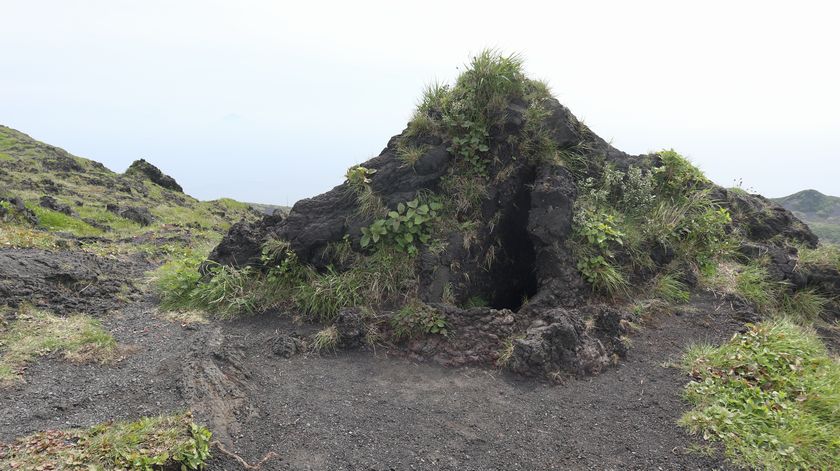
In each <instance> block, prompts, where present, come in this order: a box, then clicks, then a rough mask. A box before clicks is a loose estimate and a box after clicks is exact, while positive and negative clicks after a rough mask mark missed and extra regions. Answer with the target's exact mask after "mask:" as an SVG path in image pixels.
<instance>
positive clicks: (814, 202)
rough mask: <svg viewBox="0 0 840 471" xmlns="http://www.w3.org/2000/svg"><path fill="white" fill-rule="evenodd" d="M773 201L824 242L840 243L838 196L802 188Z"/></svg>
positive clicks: (839, 200)
mask: <svg viewBox="0 0 840 471" xmlns="http://www.w3.org/2000/svg"><path fill="white" fill-rule="evenodd" d="M773 201H775V202H777V203H779V204H780V205H782V206H784V207H785V208H786V209H788V210H790V211H792V212H793V213H794V214H795V215H796V216H797V217H798V218H799V219H802V220H803V221H805V222H806V223H808V225H809V226H810V227H811V230H813V231H814V233H815V234H817V235H818V236H819V237H820V239H821V240H822V241H824V242H831V243H835V244H840V198H838V197H837V196H828V195H824V194H822V193H820V192H819V191H816V190H803V191H800V192H798V193H794V194H792V195H790V196H785V197H783V198H774V199H773Z"/></svg>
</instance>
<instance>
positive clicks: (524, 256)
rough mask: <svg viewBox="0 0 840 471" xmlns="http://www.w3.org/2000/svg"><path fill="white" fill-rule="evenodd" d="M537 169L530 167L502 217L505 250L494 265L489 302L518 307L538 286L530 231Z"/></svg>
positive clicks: (501, 240) (500, 224)
mask: <svg viewBox="0 0 840 471" xmlns="http://www.w3.org/2000/svg"><path fill="white" fill-rule="evenodd" d="M534 177H535V172H534V170H533V169H528V170H527V171H526V172H525V175H524V180H525V181H524V182H523V184H520V185H518V188H517V193H516V195H515V196H514V198H513V201H512V203H511V204H510V206H509V207H508V208H505V211H504V212H503V214H502V218H501V220H500V221H499V228H498V237H499V241H500V242H501V246H502V253H501V254H500V258H499V260H498V262H497V263H494V264H493V266H492V268H491V280H492V282H491V284H492V286H491V287H490V288H491V290H490V292H491V293H492V294H491V297H490V306H491V307H493V308H494V309H510V310H512V311H516V310H518V309H519V308H520V307H521V306H522V304H523V303H524V301H525V300H527V299H529V298H531V297H532V296H533V295H534V294H536V293H537V290H538V288H539V286H538V283H537V275H536V271H535V265H536V253H535V251H534V246H533V243H532V242H531V237H530V234H529V233H528V214H529V212H530V209H531V186H532V184H533V182H534Z"/></svg>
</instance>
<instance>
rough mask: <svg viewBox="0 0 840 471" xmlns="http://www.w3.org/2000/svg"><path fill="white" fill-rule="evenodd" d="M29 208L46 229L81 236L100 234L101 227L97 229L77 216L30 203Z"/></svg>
mask: <svg viewBox="0 0 840 471" xmlns="http://www.w3.org/2000/svg"><path fill="white" fill-rule="evenodd" d="M29 209H31V210H32V212H34V213H35V215H36V216H38V220H39V221H40V222H39V225H40V226H41V227H42V228H44V229H46V230H48V231H51V232H69V233H71V234H73V235H76V236H82V237H85V236H95V235H101V234H102V230H101V229H97V228H95V227H93V226H91V225H90V224H88V223H86V222H84V221H82V220H81V219H79V218H75V217H73V216H68V215H66V214H64V213H60V212H58V211H53V210H52V209H47V208H42V207H40V206H36V205H30V206H29Z"/></svg>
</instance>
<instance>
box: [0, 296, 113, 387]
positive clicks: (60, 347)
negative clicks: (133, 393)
mask: <svg viewBox="0 0 840 471" xmlns="http://www.w3.org/2000/svg"><path fill="white" fill-rule="evenodd" d="M116 352H117V345H116V342H115V341H114V338H113V337H112V336H111V334H109V333H108V331H106V330H105V329H104V328H103V327H102V325H101V324H100V323H99V321H98V320H96V319H93V318H91V317H89V316H85V315H74V316H70V317H57V316H54V315H52V314H48V313H45V312H41V311H37V310H34V309H30V308H25V309H21V310H20V311H19V312H18V314H17V318H16V319H14V320H12V321H11V322H8V323H3V324H0V353H2V357H0V384H3V383H9V382H14V381H19V380H21V379H22V370H23V369H24V368H25V366H26V365H27V363H29V362H31V361H32V360H33V359H34V358H35V357H38V356H42V355H47V354H51V353H60V354H62V355H63V356H64V357H65V358H67V359H68V360H71V361H77V362H88V361H99V362H107V361H109V360H111V359H113V358H114V356H115V354H116Z"/></svg>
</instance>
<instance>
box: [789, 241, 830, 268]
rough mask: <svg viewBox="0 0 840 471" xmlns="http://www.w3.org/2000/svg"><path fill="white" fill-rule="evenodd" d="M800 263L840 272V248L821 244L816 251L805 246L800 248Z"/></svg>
mask: <svg viewBox="0 0 840 471" xmlns="http://www.w3.org/2000/svg"><path fill="white" fill-rule="evenodd" d="M798 252H799V263H800V264H801V265H806V266H808V265H811V266H817V267H825V268H835V269H837V270H840V246H839V245H834V244H820V245H819V246H817V248H815V249H811V248H808V247H805V246H800V247H798Z"/></svg>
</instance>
